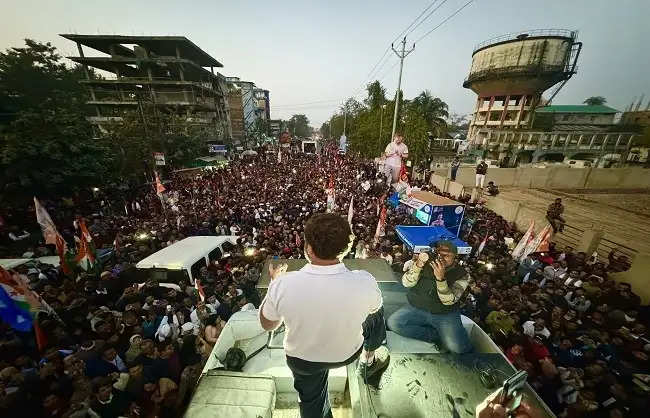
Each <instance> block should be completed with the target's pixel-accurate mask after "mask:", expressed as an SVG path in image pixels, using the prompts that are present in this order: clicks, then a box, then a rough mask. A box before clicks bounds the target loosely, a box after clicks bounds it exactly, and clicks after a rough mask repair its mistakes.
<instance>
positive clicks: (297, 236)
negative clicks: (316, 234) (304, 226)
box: [296, 231, 302, 248]
mask: <svg viewBox="0 0 650 418" xmlns="http://www.w3.org/2000/svg"><path fill="white" fill-rule="evenodd" d="M296 247H298V248H300V247H302V240H301V239H300V233H299V232H297V231H296Z"/></svg>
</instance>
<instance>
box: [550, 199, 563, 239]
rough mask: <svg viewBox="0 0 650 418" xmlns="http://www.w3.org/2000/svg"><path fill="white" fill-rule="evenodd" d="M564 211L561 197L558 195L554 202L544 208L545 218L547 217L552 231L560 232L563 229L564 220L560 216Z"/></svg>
mask: <svg viewBox="0 0 650 418" xmlns="http://www.w3.org/2000/svg"><path fill="white" fill-rule="evenodd" d="M563 212H564V206H563V205H562V199H560V198H559V197H558V198H557V199H555V202H553V203H551V204H550V205H549V206H548V209H547V210H546V219H548V221H549V223H550V224H551V227H553V232H558V231H559V232H562V231H563V230H564V224H565V223H566V221H565V220H564V218H563V217H562V213H563Z"/></svg>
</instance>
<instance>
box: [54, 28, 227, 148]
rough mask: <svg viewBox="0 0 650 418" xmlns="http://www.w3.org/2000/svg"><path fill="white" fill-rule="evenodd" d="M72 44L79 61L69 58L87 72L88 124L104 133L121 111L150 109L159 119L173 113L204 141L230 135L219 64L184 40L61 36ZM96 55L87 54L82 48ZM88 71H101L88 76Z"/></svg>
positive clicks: (225, 93) (119, 118) (172, 38)
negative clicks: (198, 129)
mask: <svg viewBox="0 0 650 418" xmlns="http://www.w3.org/2000/svg"><path fill="white" fill-rule="evenodd" d="M61 36H62V37H64V38H66V39H69V40H71V41H73V42H76V44H77V49H78V51H79V56H78V57H69V58H70V59H71V60H72V61H74V62H77V63H79V64H81V65H82V66H83V68H84V70H85V72H86V79H85V80H82V81H81V83H82V84H84V85H85V86H86V87H87V89H88V94H89V100H88V102H87V104H88V105H90V106H92V108H93V112H92V113H93V115H92V116H89V117H88V120H89V121H90V122H91V123H93V125H94V126H96V127H97V131H98V132H101V131H105V130H107V129H106V128H107V127H108V125H109V124H111V123H120V122H121V121H122V116H123V115H124V114H125V111H128V110H134V111H138V110H140V111H141V110H142V107H143V105H150V106H152V107H153V108H154V109H155V111H156V112H157V114H158V115H164V114H174V115H179V116H181V117H186V121H187V122H189V123H191V124H195V125H198V126H200V127H201V128H202V131H203V132H204V133H205V140H206V142H214V141H225V140H228V139H230V138H231V137H232V133H231V125H230V116H229V109H228V98H227V95H228V87H227V82H226V78H225V77H224V76H222V75H221V74H219V73H218V72H216V71H215V67H216V68H218V67H223V65H222V64H221V63H220V62H219V61H217V60H216V59H215V58H213V57H211V56H210V55H209V54H208V53H206V52H205V51H203V50H202V49H201V48H199V47H198V46H197V45H195V44H194V43H193V42H192V41H190V40H189V39H187V38H186V37H184V36H121V35H76V34H62V35H61ZM83 47H87V48H91V49H93V50H95V51H98V52H100V53H102V54H101V56H86V54H85V53H84V48H83ZM89 67H92V68H94V69H97V70H101V71H103V72H105V73H109V74H110V75H108V76H106V75H105V73H100V74H101V75H102V77H91V76H90V74H89Z"/></svg>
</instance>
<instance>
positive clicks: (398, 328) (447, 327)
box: [388, 304, 474, 354]
mask: <svg viewBox="0 0 650 418" xmlns="http://www.w3.org/2000/svg"><path fill="white" fill-rule="evenodd" d="M388 329H389V330H391V331H393V332H395V333H396V334H399V335H401V336H402V337H408V338H415V339H416V340H421V341H427V342H430V343H439V344H442V346H443V347H444V348H446V349H447V350H449V351H450V352H452V353H457V354H463V353H469V352H471V351H473V349H474V348H473V347H472V343H471V342H470V340H469V336H468V335H467V332H466V331H465V328H464V327H463V323H462V321H461V320H460V312H449V313H441V314H432V313H431V312H427V311H423V310H422V309H418V308H414V307H413V306H411V305H410V304H407V305H406V306H403V307H401V308H400V309H398V310H397V311H395V312H393V314H392V315H391V316H390V317H389V318H388Z"/></svg>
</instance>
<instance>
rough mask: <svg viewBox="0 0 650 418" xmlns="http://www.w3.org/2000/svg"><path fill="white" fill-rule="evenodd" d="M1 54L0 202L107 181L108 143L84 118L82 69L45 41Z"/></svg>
mask: <svg viewBox="0 0 650 418" xmlns="http://www.w3.org/2000/svg"><path fill="white" fill-rule="evenodd" d="M25 44H26V47H24V48H10V49H7V50H6V51H5V52H2V53H0V112H5V113H8V114H9V115H10V116H9V117H8V118H6V119H5V120H7V123H6V124H5V125H3V126H0V178H2V181H0V194H1V195H2V196H0V200H3V199H5V198H8V197H11V198H12V199H13V200H16V201H18V200H21V199H25V198H29V197H30V196H32V195H34V194H38V195H54V194H60V193H62V192H71V191H74V190H75V189H80V188H85V187H89V186H91V185H96V184H97V183H98V182H100V181H101V182H106V181H107V180H109V179H110V174H111V170H110V168H111V163H112V157H111V155H110V153H109V152H108V144H107V142H106V141H103V140H102V139H94V138H93V135H92V128H91V126H90V124H89V123H88V122H87V121H86V119H85V112H84V106H83V103H84V102H85V93H84V91H83V88H82V87H81V86H80V85H79V83H78V81H79V79H80V78H81V76H82V70H81V68H80V67H78V66H77V67H73V68H70V67H67V66H66V65H65V64H64V63H63V62H62V58H61V56H60V55H59V54H58V53H57V52H56V49H55V48H54V47H53V46H52V45H50V44H49V43H46V44H42V43H39V42H36V41H32V40H30V39H26V40H25Z"/></svg>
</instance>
